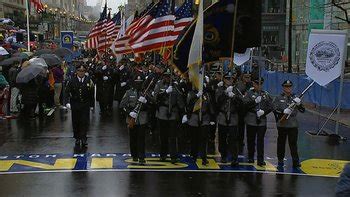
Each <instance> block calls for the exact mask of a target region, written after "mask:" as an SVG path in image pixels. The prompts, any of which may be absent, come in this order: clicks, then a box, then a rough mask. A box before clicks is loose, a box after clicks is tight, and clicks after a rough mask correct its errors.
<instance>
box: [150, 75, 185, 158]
mask: <svg viewBox="0 0 350 197" xmlns="http://www.w3.org/2000/svg"><path fill="white" fill-rule="evenodd" d="M154 99H155V101H156V103H157V111H156V117H157V119H158V121H159V128H160V143H161V148H160V149H161V150H160V157H161V161H165V160H166V156H167V153H168V146H169V153H170V157H171V162H172V163H176V162H177V128H178V125H179V122H180V118H181V117H182V115H183V114H184V108H185V103H184V101H183V99H182V96H181V95H180V93H179V90H178V88H177V87H176V84H174V83H173V81H172V79H171V71H170V69H167V70H166V72H165V73H164V74H163V79H162V80H160V81H159V82H158V83H157V85H156V87H155V88H154Z"/></svg>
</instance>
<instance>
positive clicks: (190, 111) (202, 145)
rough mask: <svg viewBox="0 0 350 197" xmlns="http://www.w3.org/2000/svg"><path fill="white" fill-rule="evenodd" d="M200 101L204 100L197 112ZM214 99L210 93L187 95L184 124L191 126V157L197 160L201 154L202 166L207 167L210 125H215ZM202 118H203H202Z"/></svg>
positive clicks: (195, 91)
mask: <svg viewBox="0 0 350 197" xmlns="http://www.w3.org/2000/svg"><path fill="white" fill-rule="evenodd" d="M199 99H202V107H201V109H199V110H198V109H197V110H196V111H195V106H196V104H198V103H197V102H199ZM211 101H212V98H210V95H209V94H208V91H207V90H206V89H204V93H202V91H198V90H195V89H194V88H193V89H192V90H190V91H189V92H188V94H187V103H186V104H187V106H186V110H187V114H186V115H184V116H183V118H182V123H186V122H187V124H188V125H189V128H188V132H189V133H190V136H191V156H192V158H193V160H194V161H196V160H197V156H198V153H200V154H201V158H202V164H203V165H207V164H208V161H207V144H208V137H209V135H208V133H209V126H210V124H213V123H214V119H215V113H214V108H213V106H212V102H211ZM200 117H201V118H200Z"/></svg>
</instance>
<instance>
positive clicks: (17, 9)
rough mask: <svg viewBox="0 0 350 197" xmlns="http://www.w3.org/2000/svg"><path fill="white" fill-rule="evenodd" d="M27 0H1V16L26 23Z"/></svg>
mask: <svg viewBox="0 0 350 197" xmlns="http://www.w3.org/2000/svg"><path fill="white" fill-rule="evenodd" d="M25 3H26V0H1V1H0V18H10V19H12V20H13V21H14V22H15V23H16V24H20V25H22V24H23V23H25V11H26V4H25Z"/></svg>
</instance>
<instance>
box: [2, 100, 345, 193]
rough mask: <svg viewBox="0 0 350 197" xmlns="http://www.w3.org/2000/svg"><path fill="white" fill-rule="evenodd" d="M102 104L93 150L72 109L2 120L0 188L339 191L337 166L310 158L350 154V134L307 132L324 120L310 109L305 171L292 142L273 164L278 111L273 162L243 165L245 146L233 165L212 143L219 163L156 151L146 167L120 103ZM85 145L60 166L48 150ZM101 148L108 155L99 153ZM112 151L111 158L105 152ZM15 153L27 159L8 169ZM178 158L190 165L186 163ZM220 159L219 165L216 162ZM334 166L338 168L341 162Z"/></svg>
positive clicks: (270, 151)
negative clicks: (281, 162) (109, 109)
mask: <svg viewBox="0 0 350 197" xmlns="http://www.w3.org/2000/svg"><path fill="white" fill-rule="evenodd" d="M98 112H99V109H98V107H97V109H96V111H94V112H92V115H91V117H90V118H91V120H90V122H91V125H90V131H89V133H88V143H89V145H88V148H87V150H80V149H77V148H75V147H74V139H73V138H72V124H71V118H70V112H66V111H63V110H56V112H55V113H54V115H53V116H52V117H46V118H44V119H36V120H34V121H27V120H21V119H16V120H1V122H0V164H3V166H1V165H0V185H1V186H0V188H1V192H0V196H175V195H176V196H214V195H215V196H312V195H317V196H334V192H335V190H334V188H335V185H336V183H337V180H338V178H336V176H339V172H336V173H332V169H330V170H328V171H322V170H320V171H318V172H315V171H312V170H311V171H310V167H307V166H308V165H310V163H311V164H312V165H313V163H314V165H316V166H317V165H319V163H320V160H315V161H314V160H312V159H328V160H332V161H333V160H334V162H335V164H336V165H340V164H339V163H337V161H335V160H349V158H350V146H349V142H341V143H340V144H339V145H332V144H330V143H329V142H328V138H324V137H312V136H310V135H308V134H306V133H305V132H306V131H309V130H315V129H316V130H317V128H319V127H320V126H321V125H322V124H321V123H322V118H319V117H317V116H315V115H312V114H310V113H306V114H303V115H301V116H300V117H299V118H300V123H301V124H300V125H301V129H300V130H299V132H300V133H299V152H300V158H301V161H304V162H302V168H301V170H300V171H291V170H290V166H291V162H290V161H289V151H288V147H287V149H286V150H287V156H288V158H287V161H286V169H285V171H284V170H280V169H278V170H274V169H275V167H276V163H277V160H276V142H277V130H276V128H275V124H274V119H273V118H272V117H270V118H269V126H268V131H267V135H266V139H265V157H266V161H267V162H268V163H269V164H271V166H270V167H269V169H267V168H266V169H258V168H257V167H256V166H255V167H254V166H245V167H244V166H243V165H245V164H244V161H245V156H246V150H245V151H244V153H243V155H242V156H241V158H240V162H241V163H242V164H241V165H242V166H243V167H242V166H240V167H239V168H237V169H231V168H230V167H228V166H225V165H223V164H220V163H219V159H218V158H216V157H217V154H218V153H217V152H216V151H214V149H211V151H210V154H211V155H212V156H211V158H212V161H213V164H212V165H210V166H209V168H208V169H205V168H203V166H200V165H198V166H197V167H193V166H195V164H193V162H192V163H191V161H189V160H188V158H187V157H186V156H182V159H181V162H180V164H178V166H171V165H170V163H169V165H168V166H165V167H162V168H159V166H157V165H159V162H158V163H157V162H156V159H155V158H152V157H157V155H149V157H150V158H148V159H147V163H149V165H146V167H144V166H143V167H140V166H137V165H133V164H130V163H127V159H129V157H128V155H127V154H128V153H129V144H128V139H129V136H128V132H127V129H126V126H125V124H124V121H123V120H120V118H119V117H118V110H117V107H116V106H115V110H114V115H113V116H111V117H104V118H101V117H100V115H99V113H98ZM327 127H328V129H330V130H333V128H334V125H333V124H332V123H330V124H329V125H327ZM161 129H164V128H161ZM180 131H181V130H180V129H179V133H180V136H181V138H180V139H179V143H180V145H181V147H180V150H181V153H183V154H186V153H187V152H188V148H187V143H186V142H187V141H186V134H185V133H183V132H180ZM348 131H349V128H346V127H341V129H340V134H341V135H344V136H345V137H350V136H347V135H348V134H349V132H348ZM154 139H155V138H154V137H153V138H152V137H151V136H150V135H148V137H147V142H146V146H147V152H148V153H157V152H158V143H157V141H155V140H154ZM84 153H85V155H84V156H81V158H78V159H76V163H74V164H75V165H74V166H75V167H74V168H73V167H72V168H71V170H63V169H66V168H59V164H57V162H56V164H57V165H56V164H55V166H54V167H52V166H53V164H54V163H55V162H54V160H53V159H54V158H49V156H48V155H53V154H55V157H56V155H57V158H56V159H60V158H71V157H75V156H67V155H74V154H84ZM87 155H88V156H87ZM100 155H102V156H101V157H102V158H97V157H100ZM94 156H96V157H94ZM109 156H111V157H113V158H107V159H106V157H109ZM52 157H54V156H52ZM10 158H12V159H10ZM13 158H15V159H17V160H16V161H18V159H20V160H21V162H22V163H16V164H14V165H12V166H11V165H10V166H8V167H9V168H8V169H6V165H7V164H8V162H11V161H13ZM42 158H44V159H42ZM45 158H46V159H47V160H45ZM25 160H26V161H32V162H37V163H46V166H45V165H41V166H40V165H37V164H36V165H34V164H35V163H28V162H27V163H23V161H25ZM157 160H158V159H157ZM307 160H308V161H307ZM1 162H3V163H1ZM6 162H7V163H6ZM108 164H110V165H108ZM33 165H34V167H33ZM62 165H63V164H62ZM179 165H180V167H181V165H183V166H187V167H183V169H181V168H180V167H179ZM312 165H311V168H312ZM35 166H36V167H35ZM50 166H51V167H50ZM152 166H153V167H152ZM214 166H218V167H219V166H220V167H219V168H217V169H214ZM211 167H213V168H211ZM43 169H44V170H43ZM67 169H70V168H67ZM333 170H335V171H336V170H338V171H339V168H338V169H337V167H335V169H333ZM276 171H278V172H276Z"/></svg>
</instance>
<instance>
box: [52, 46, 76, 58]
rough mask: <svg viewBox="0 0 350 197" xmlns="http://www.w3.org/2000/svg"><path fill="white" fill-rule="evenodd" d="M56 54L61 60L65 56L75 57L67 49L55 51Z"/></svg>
mask: <svg viewBox="0 0 350 197" xmlns="http://www.w3.org/2000/svg"><path fill="white" fill-rule="evenodd" d="M54 54H56V55H57V56H59V57H61V58H64V57H65V56H71V55H73V51H72V50H70V49H67V48H59V49H56V50H55V51H54Z"/></svg>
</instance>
